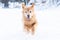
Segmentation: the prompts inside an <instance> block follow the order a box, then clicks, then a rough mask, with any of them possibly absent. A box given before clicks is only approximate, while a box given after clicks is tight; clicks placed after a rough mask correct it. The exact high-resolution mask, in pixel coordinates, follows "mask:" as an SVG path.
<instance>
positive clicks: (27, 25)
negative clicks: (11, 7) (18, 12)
mask: <svg viewBox="0 0 60 40" xmlns="http://www.w3.org/2000/svg"><path fill="white" fill-rule="evenodd" d="M22 13H23V23H24V29H25V30H26V31H27V32H31V33H32V34H34V33H35V28H36V24H37V21H36V17H35V13H34V3H32V5H31V6H30V7H27V6H26V5H25V4H24V3H23V4H22Z"/></svg>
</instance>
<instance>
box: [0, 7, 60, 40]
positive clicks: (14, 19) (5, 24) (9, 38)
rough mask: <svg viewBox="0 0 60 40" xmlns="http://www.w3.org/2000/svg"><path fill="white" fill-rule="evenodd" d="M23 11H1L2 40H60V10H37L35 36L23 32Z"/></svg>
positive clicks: (0, 33)
mask: <svg viewBox="0 0 60 40" xmlns="http://www.w3.org/2000/svg"><path fill="white" fill-rule="evenodd" d="M21 12H22V9H18V8H12V9H8V8H7V9H6V8H1V9H0V40H60V8H58V7H57V8H49V9H45V10H36V9H35V13H36V18H37V21H38V26H37V29H36V33H35V35H31V34H27V33H25V32H24V31H23V23H22V13H21Z"/></svg>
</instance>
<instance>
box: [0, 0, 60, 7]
mask: <svg viewBox="0 0 60 40" xmlns="http://www.w3.org/2000/svg"><path fill="white" fill-rule="evenodd" d="M23 2H24V3H25V5H30V4H31V3H35V5H36V6H38V7H39V8H41V7H42V8H47V7H52V6H53V7H57V6H59V5H60V0H0V8H20V7H21V3H23Z"/></svg>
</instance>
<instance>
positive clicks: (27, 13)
mask: <svg viewBox="0 0 60 40" xmlns="http://www.w3.org/2000/svg"><path fill="white" fill-rule="evenodd" d="M22 9H23V15H24V17H25V18H26V19H28V20H30V19H31V18H32V17H33V15H34V4H32V5H31V6H30V7H27V6H25V4H22Z"/></svg>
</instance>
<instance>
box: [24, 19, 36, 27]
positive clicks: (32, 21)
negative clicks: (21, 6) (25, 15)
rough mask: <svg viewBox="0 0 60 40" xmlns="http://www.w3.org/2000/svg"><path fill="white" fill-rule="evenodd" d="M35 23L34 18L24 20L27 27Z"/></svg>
mask: <svg viewBox="0 0 60 40" xmlns="http://www.w3.org/2000/svg"><path fill="white" fill-rule="evenodd" d="M35 24H36V22H35V20H34V19H31V20H28V21H27V20H25V21H24V25H25V26H26V27H28V28H31V27H34V25H35Z"/></svg>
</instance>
